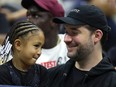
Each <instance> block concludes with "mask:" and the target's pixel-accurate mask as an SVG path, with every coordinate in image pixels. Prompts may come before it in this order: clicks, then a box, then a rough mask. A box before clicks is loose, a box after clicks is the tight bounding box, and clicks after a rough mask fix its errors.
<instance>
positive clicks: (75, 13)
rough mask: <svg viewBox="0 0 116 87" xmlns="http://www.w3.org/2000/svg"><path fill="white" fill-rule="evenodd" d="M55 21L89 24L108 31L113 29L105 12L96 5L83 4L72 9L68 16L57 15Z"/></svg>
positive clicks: (59, 22)
mask: <svg viewBox="0 0 116 87" xmlns="http://www.w3.org/2000/svg"><path fill="white" fill-rule="evenodd" d="M53 21H54V22H55V23H58V24H71V25H81V24H88V25H90V26H92V27H95V28H99V29H101V30H103V31H106V32H109V31H110V29H111V28H110V27H109V26H108V24H107V19H106V16H105V15H104V13H103V12H102V11H101V9H99V8H98V7H96V6H94V5H83V6H80V7H78V8H76V9H72V10H71V11H70V12H69V14H68V15H67V17H55V18H54V19H53Z"/></svg>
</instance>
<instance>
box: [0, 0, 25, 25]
mask: <svg viewBox="0 0 116 87" xmlns="http://www.w3.org/2000/svg"><path fill="white" fill-rule="evenodd" d="M0 3H1V4H0V6H1V12H2V13H4V14H5V15H6V18H7V20H8V22H9V23H10V25H11V26H12V24H13V23H14V22H16V21H19V20H23V19H25V14H26V9H24V8H22V6H21V4H20V3H21V0H1V1H0Z"/></svg>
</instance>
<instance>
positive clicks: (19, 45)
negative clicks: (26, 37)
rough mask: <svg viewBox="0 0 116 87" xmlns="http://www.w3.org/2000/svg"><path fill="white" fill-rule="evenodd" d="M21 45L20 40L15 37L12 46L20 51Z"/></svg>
mask: <svg viewBox="0 0 116 87" xmlns="http://www.w3.org/2000/svg"><path fill="white" fill-rule="evenodd" d="M21 46H22V43H21V40H20V39H16V40H15V41H14V47H15V49H17V50H18V51H20V50H21Z"/></svg>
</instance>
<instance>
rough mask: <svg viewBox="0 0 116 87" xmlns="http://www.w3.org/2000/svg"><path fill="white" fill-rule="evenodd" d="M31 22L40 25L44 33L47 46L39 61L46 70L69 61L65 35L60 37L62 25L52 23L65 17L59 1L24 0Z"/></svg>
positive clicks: (23, 3) (45, 45)
mask: <svg viewBox="0 0 116 87" xmlns="http://www.w3.org/2000/svg"><path fill="white" fill-rule="evenodd" d="M21 4H22V6H23V7H24V8H26V9H27V10H28V11H27V18H28V19H29V21H31V22H33V23H34V24H36V25H38V26H39V27H40V28H41V29H42V30H43V32H44V35H45V44H44V46H43V49H42V54H41V56H40V57H39V59H38V60H37V62H36V63H37V64H41V65H43V66H45V67H46V68H51V67H54V66H56V65H60V64H63V63H65V62H66V61H67V57H66V56H67V48H66V44H65V43H64V35H58V34H59V29H60V25H59V24H56V23H54V22H53V21H52V19H53V17H63V16H64V9H63V8H62V6H61V5H60V4H59V3H58V1H57V0H22V3H21Z"/></svg>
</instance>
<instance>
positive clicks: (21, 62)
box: [0, 21, 47, 87]
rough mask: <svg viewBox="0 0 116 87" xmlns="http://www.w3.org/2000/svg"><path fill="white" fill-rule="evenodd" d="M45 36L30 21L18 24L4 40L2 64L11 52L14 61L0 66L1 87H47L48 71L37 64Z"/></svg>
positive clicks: (1, 52)
mask: <svg viewBox="0 0 116 87" xmlns="http://www.w3.org/2000/svg"><path fill="white" fill-rule="evenodd" d="M43 44H44V34H43V32H42V31H41V29H40V28H38V27H37V26H35V25H34V24H32V23H30V22H28V21H21V22H18V23H16V24H15V25H14V26H13V27H12V29H11V30H10V32H9V33H8V34H7V36H6V39H5V40H4V43H3V47H2V49H1V51H0V54H1V57H2V58H3V61H2V62H5V61H6V60H7V57H8V55H9V54H10V52H11V53H12V57H13V58H12V59H11V60H10V61H9V62H6V63H4V64H2V65H1V66H0V85H1V84H2V85H3V84H5V85H18V86H30V87H45V86H46V81H47V69H46V68H44V67H42V66H41V65H36V64H35V62H36V60H37V59H38V57H39V56H40V54H41V48H42V45H43Z"/></svg>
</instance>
